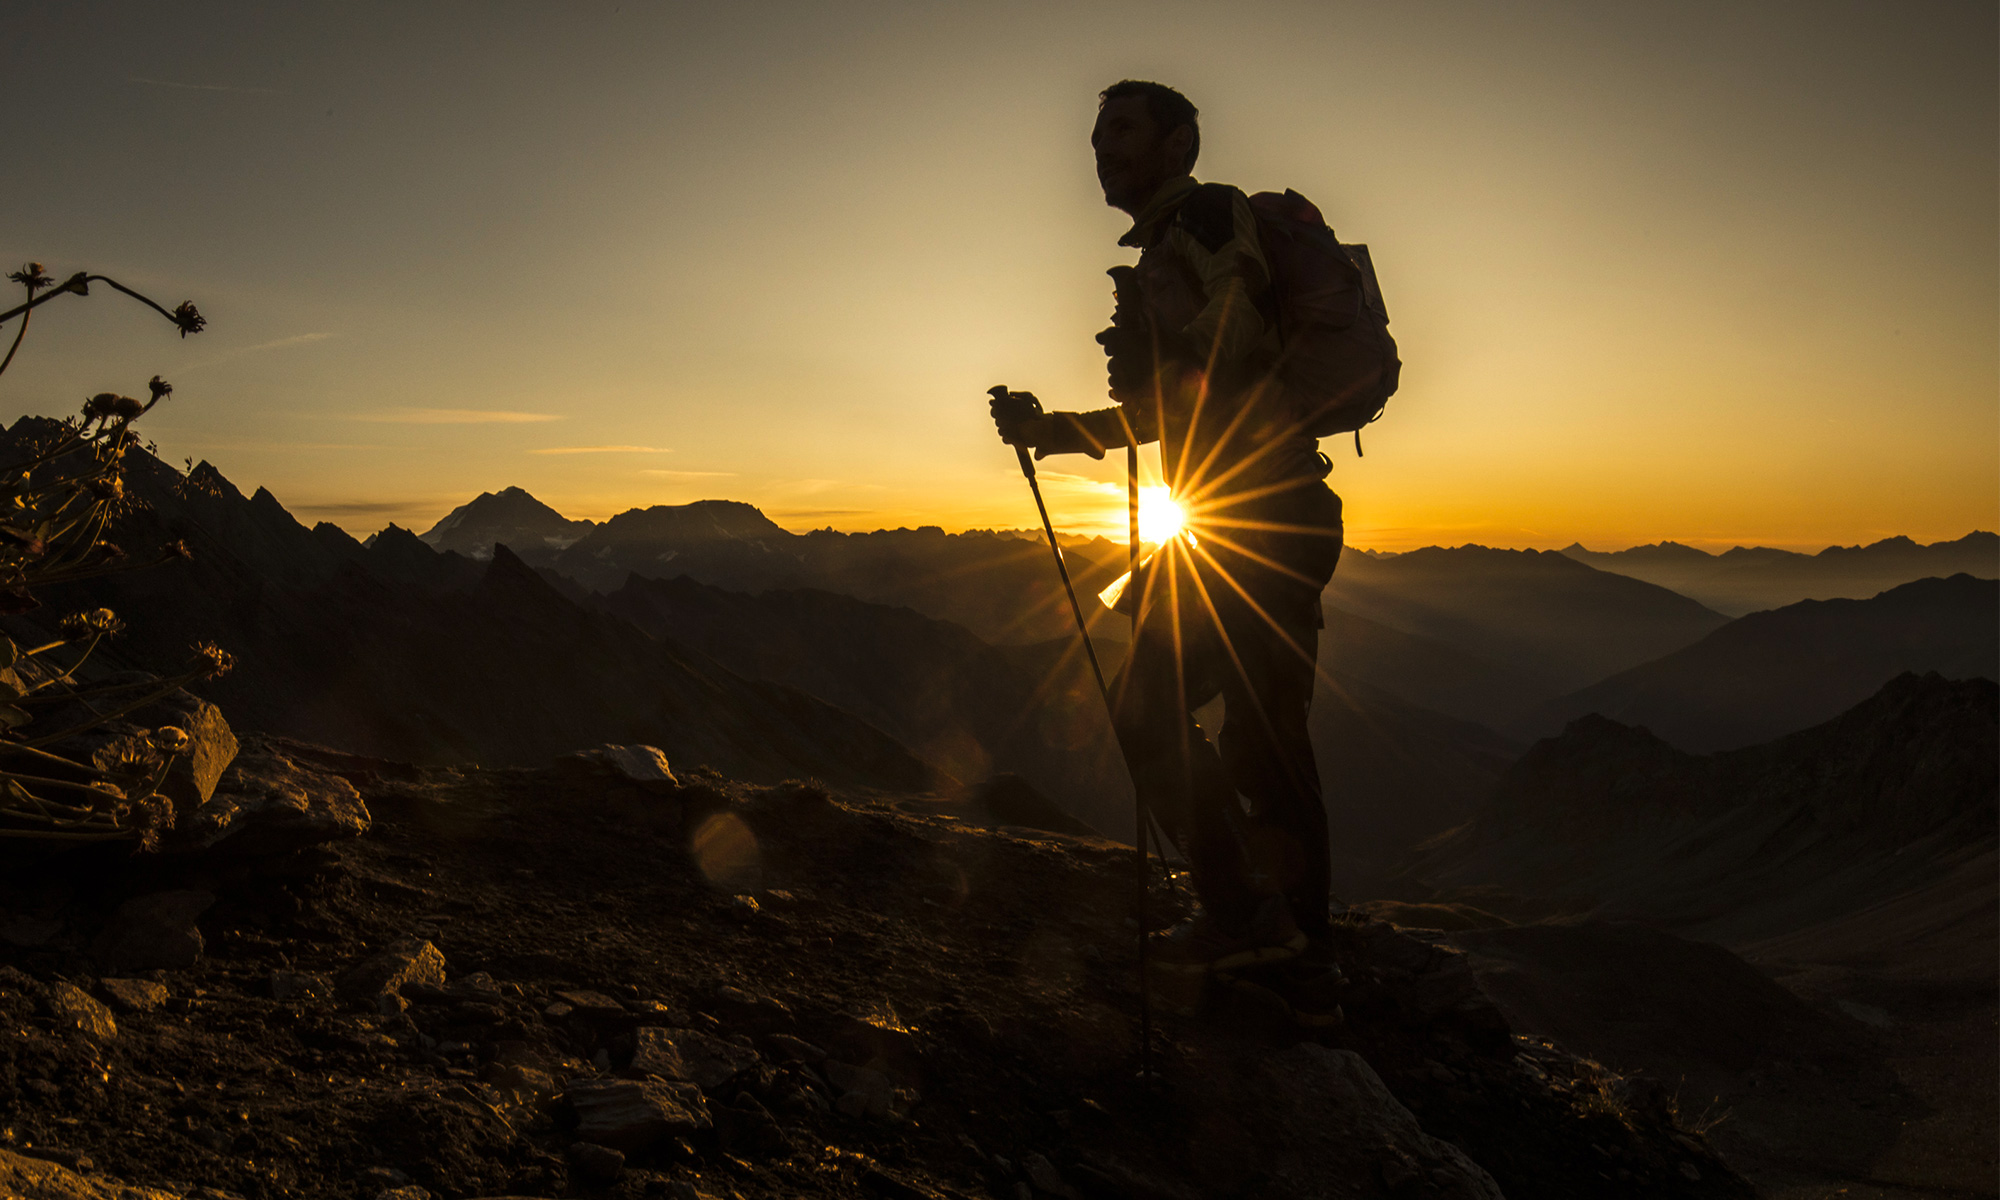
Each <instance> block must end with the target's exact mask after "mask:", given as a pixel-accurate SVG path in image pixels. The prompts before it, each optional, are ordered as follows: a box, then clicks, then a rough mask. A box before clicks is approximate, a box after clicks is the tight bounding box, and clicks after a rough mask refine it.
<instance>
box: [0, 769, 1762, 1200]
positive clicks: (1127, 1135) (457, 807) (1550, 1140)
mask: <svg viewBox="0 0 2000 1200" xmlns="http://www.w3.org/2000/svg"><path fill="white" fill-rule="evenodd" d="M282 749H283V750H284V752H285V753H287V754H288V755H290V756H291V757H292V758H294V759H296V760H298V761H301V762H306V763H310V764H311V765H312V766H313V767H314V768H315V769H317V770H319V771H323V772H329V773H332V774H335V775H337V776H339V777H340V778H342V779H344V780H347V781H349V782H350V783H351V784H352V785H353V786H354V787H355V788H356V789H358V794H359V796H360V797H361V798H363V799H364V800H365V802H366V805H367V808H368V810H369V812H370V814H371V815H372V825H371V827H370V828H369V829H368V830H367V832H366V833H365V835H363V836H361V837H359V838H358V839H351V840H347V841H344V842H339V843H335V844H331V845H329V846H327V847H324V848H321V849H318V850H309V851H303V852H300V853H297V854H293V855H288V856H267V857H264V858H261V859H257V860H254V861H250V862H240V861H239V862H234V863H231V862H220V861H214V860H210V859H204V858H199V857H197V858H194V859H160V860H143V861H120V860H117V859H115V858H112V857H106V856H102V855H99V856H95V857H85V856H72V857H70V858H68V859H65V860H62V861H60V862H47V861H42V862H39V863H32V862H22V861H19V860H15V861H13V862H11V863H10V864H9V868H10V869H9V870H8V872H6V873H5V875H4V876H0V881H3V882H0V907H7V908H13V907H19V906H21V905H24V904H39V905H40V906H41V910H42V911H44V912H45V913H46V914H47V921H46V925H45V928H44V931H43V935H42V936H41V937H40V938H39V939H38V940H37V941H36V944H34V945H32V946H26V947H23V946H7V945H0V964H4V965H0V1014H4V1019H5V1020H6V1021H7V1023H8V1026H9V1028H10V1030H11V1031H12V1034H11V1036H10V1037H9V1038H7V1039H5V1040H3V1041H0V1130H4V1132H0V1180H5V1181H7V1182H8V1183H9V1184H10V1185H12V1186H14V1187H16V1188H19V1189H21V1190H23V1191H25V1190H26V1187H27V1186H29V1185H32V1186H34V1187H37V1188H42V1189H44V1194H51V1195H60V1196H83V1195H93V1194H96V1195H127V1196H128V1197H129V1196H130V1195H131V1193H122V1192H120V1191H119V1190H118V1189H119V1188H121V1187H124V1186H126V1185H132V1186H140V1187H146V1188H153V1189H158V1191H159V1192H160V1193H163V1194H164V1195H167V1196H173V1197H180V1196H189V1197H192V1196H197V1195H198V1196H201V1197H214V1196H217V1195H219V1194H222V1193H225V1192H226V1193H227V1194H231V1195H235V1196H241V1197H247V1198H251V1200H263V1198H265V1197H280V1196H295V1197H322V1196H324V1197H340V1198H341V1200H348V1198H350V1197H356V1196H360V1197H365V1198H366V1200H376V1198H377V1197H388V1198H389V1200H418V1198H420V1197H422V1196H424V1195H431V1196H441V1197H449V1198H453V1200H456V1198H459V1197H473V1196H494V1195H501V1194H506V1195H511V1196H521V1197H528V1196H535V1197H554V1196H607V1197H631V1198H635V1200H636V1198H638V1197H653V1196H669V1197H680V1198H685V1197H710V1198H722V1197H729V1196H743V1197H765V1196H862V1195H871V1196H877V1197H891V1198H895V1200H908V1198H920V1197H930V1198H938V1197H948V1198H949V1197H995V1198H1002V1197H1004V1198H1008V1200H1014V1198H1017V1197H1022V1196H1027V1197H1061V1198H1072V1197H1080V1196H1088V1197H1110V1198H1121V1197H1130V1198H1135V1200H1136V1198H1141V1197H1143V1198H1148V1200H1150V1198H1156V1197H1176V1198H1178V1197H1195V1196H1204V1197H1274V1198H1281V1200H1283V1198H1291V1197H1300V1198H1304V1197H1315V1198H1317V1197H1351V1198H1355V1200H1375V1198H1381V1200H1389V1198H1391V1197H1396V1198H1402V1197H1410V1196H1436V1197H1479V1198H1491V1197H1496V1196H1499V1195H1501V1194H1503V1193H1504V1194H1507V1195H1512V1196H1517V1197H1519V1196H1535V1197H1554V1198H1568V1197H1597V1196H1607V1195H1647V1196H1661V1197H1710V1196H1715V1197H1723V1196H1727V1197H1747V1196H1749V1195H1750V1191H1749V1188H1748V1187H1747V1185H1746V1184H1745V1183H1744V1182H1743V1181H1742V1180H1741V1179H1740V1178H1739V1177H1737V1176H1736V1175H1735V1174H1734V1173H1733V1172H1731V1171H1730V1170H1729V1168H1728V1167H1726V1166H1725V1165H1724V1164H1723V1163H1722V1162H1720V1161H1719V1160H1718V1159H1717V1158H1716V1157H1715V1156H1714V1155H1713V1153H1712V1152H1711V1151H1710V1150H1709V1149H1708V1147H1707V1145H1706V1143H1705V1142H1704V1140H1703V1139H1702V1137H1701V1136H1700V1135H1699V1134H1697V1133H1695V1132H1693V1131H1692V1130H1690V1129H1688V1128H1686V1127H1685V1126H1684V1125H1683V1124H1681V1123H1680V1122H1679V1120H1678V1119H1677V1118H1676V1116H1675V1112H1674V1108H1673V1104H1672V1101H1671V1096H1670V1094H1669V1093H1668V1091H1667V1089H1665V1088H1664V1087H1662V1086H1661V1085H1660V1084H1658V1083H1657V1082H1649V1081H1647V1080H1645V1079H1642V1078H1628V1077H1623V1076H1618V1075H1614V1074H1611V1073H1609V1072H1606V1071H1604V1070H1603V1069H1601V1068H1599V1067H1598V1066H1596V1065H1595V1064H1593V1063H1590V1062H1588V1061H1585V1060H1581V1059H1578V1058H1575V1057H1573V1056H1571V1055H1569V1054H1566V1053H1564V1052H1562V1051H1561V1050H1559V1049H1556V1048H1555V1047H1553V1046H1551V1045H1549V1044H1547V1043H1545V1042H1539V1041H1534V1040H1531V1039H1520V1038H1515V1037H1512V1036H1510V1035H1509V1033H1508V1030H1507V1029H1506V1027H1505V1025H1504V1022H1503V1021H1502V1020H1501V1019H1500V1017H1499V1016H1498V1014H1497V1012H1496V1011H1495V1010H1494V1009H1493V1008H1492V1007H1491V1006H1490V1005H1489V1004H1488V1003H1487V1002H1486V1001H1485V1000H1484V998H1483V996H1482V995H1481V994H1480V993H1479V991H1478V989H1477V987H1476V986H1474V984H1473V982H1472V976H1471V974H1470V973H1469V971H1468V970H1467V968H1466V964H1465V960H1464V956H1463V955H1461V954H1459V953H1458V952H1457V951H1455V950H1453V949H1451V948H1449V947H1448V946H1444V945H1442V944H1440V943H1439V942H1437V941H1436V940H1435V939H1432V940H1426V939H1423V938H1420V937H1414V936H1411V935H1409V934H1407V933H1403V932H1400V931H1398V930H1397V929H1395V928H1394V927H1393V926H1390V925H1387V924H1384V923H1382V922H1379V921H1370V920H1367V919H1364V918H1359V917H1356V918H1353V919H1350V920H1348V921H1345V922H1343V923H1342V924H1341V925H1340V926H1339V928H1338V936H1337V938H1336V946H1337V948H1338V951H1339V953H1340V955H1341V958H1342V961H1343V962H1345V963H1346V964H1347V965H1348V967H1349V971H1350V975H1351V978H1352V983H1351V985H1350V988H1349V991H1348V997H1347V1003H1346V1008H1347V1013H1348V1021H1347V1024H1346V1025H1345V1026H1344V1027H1342V1028H1338V1029H1334V1030H1332V1031H1329V1032H1328V1033H1326V1034H1324V1035H1322V1036H1320V1037H1316V1038H1314V1037H1303V1036H1301V1035H1300V1034H1299V1033H1297V1032H1295V1031H1292V1030H1291V1029H1290V1028H1289V1026H1287V1025H1286V1023H1284V1022H1283V1021H1281V1020H1279V1019H1277V1018H1276V1017H1275V1016H1274V1014H1273V1013H1272V1012H1270V1011H1269V1010H1267V1009H1264V1008H1262V1007H1260V1006H1258V1005H1257V1004H1256V1003H1255V1002H1254V1001H1253V1000H1251V999H1249V998H1245V997H1237V996H1235V995H1233V994H1224V995H1221V996H1216V997H1211V998H1210V999H1209V1001H1208V1002H1207V1004H1206V1007H1205V1008H1204V1009H1203V1011H1202V1013H1201V1015H1200V1016H1182V1015H1174V1014H1171V1013H1168V1014H1163V1015H1162V1016H1161V1017H1160V1020H1159V1028H1158V1030H1157V1034H1156V1037H1157V1050H1156V1054H1157V1058H1156V1062H1157V1066H1158V1069H1159V1073H1160V1076H1161V1082H1160V1083H1159V1084H1158V1085H1157V1086H1154V1085H1148V1084H1145V1083H1143V1082H1141V1081H1140V1080H1138V1079H1136V1078H1135V1075H1134V1067H1135V1065H1136V1064H1135V1058H1134V1054H1135V1039H1136V1033H1137V1030H1136V1021H1135V1014H1136V1002H1137V997H1136V995H1135V991H1134V986H1133V966H1134V964H1133V946H1134V938H1133V928H1134V927H1133V926H1132V925H1131V924H1130V923H1129V922H1128V921H1127V919H1126V918H1127V917H1128V915H1129V914H1130V911H1131V903H1132V883H1131V874H1130V866H1131V852H1130V850H1129V849H1126V848H1123V847H1120V846H1117V845H1113V844H1110V843H1105V842H1100V841H1096V840H1094V839H1088V838H1066V837H1060V836H1056V835H1039V834H1034V833H1032V832H1030V831H1022V830H1013V831H1009V830H1006V829H995V828H992V825H993V821H992V819H991V818H990V816H988V815H982V814H981V813H980V812H978V811H977V810H974V809H970V808H967V807H966V806H965V805H964V804H962V803H960V802H957V801H954V800H952V799H951V798H949V797H939V796H934V795H929V794H924V793H904V794H875V795H869V794H862V793H852V792H836V793H833V794H828V793H827V792H824V791H821V790H819V789H817V788H813V787H809V786H803V785H798V784H785V785H779V786H773V787H757V786H748V785H744V784H741V783H738V782H735V781H731V780H728V779H725V778H723V777H720V776H717V775H713V774H707V773H688V774H685V775H684V776H683V777H682V778H681V779H680V781H679V782H678V784H677V785H665V784H651V785H642V784H636V783H632V782H628V781H625V780H623V779H621V778H620V777H618V776H616V775H615V774H604V773H595V774H594V773H590V772H589V771H588V770H585V769H584V768H582V767H577V768H573V769H568V770H514V771H467V772H460V771H436V770H423V769H415V768H409V767H401V766H396V765H394V764H391V763H386V762H380V761H371V760H363V759H358V758H355V757H353V756H346V755H336V754H332V753H327V752H316V751H313V750H311V749H310V748H306V747H300V746H290V745H288V746H283V747H282ZM163 893H164V894H167V895H189V894H195V895H199V896H200V897H202V898H204V899H205V901H206V903H205V904H203V905H201V906H183V907H181V908H179V909H176V910H173V911H175V912H178V913H180V914H181V916H179V917H178V918H177V919H176V918H172V917H169V918H166V919H163V921H162V922H161V923H160V924H161V930H162V932H161V933H160V936H161V937H168V936H171V935H178V936H179V937H180V938H181V939H182V943H181V944H182V945H183V946H185V945H186V944H188V943H189V941H190V940H192V943H193V944H194V945H197V946H199V956H198V957H196V958H193V959H191V960H190V959H185V958H183V959H182V960H178V965H172V966H160V967H154V968H151V969H135V968H132V967H129V966H124V965H120V966H117V967H111V966H108V965H107V964H106V963H104V962H103V961H101V960H100V959H99V958H98V957H96V956H94V954H93V951H92V947H93V946H94V945H97V944H99V942H100V939H101V938H102V937H103V934H104V930H105V929H106V927H107V926H116V925H117V923H118V922H119V921H120V920H121V919H123V918H121V917H120V915H119V914H120V913H121V912H124V911H127V910H128V909H129V907H130V904H131V902H133V901H135V900H136V901H138V902H139V903H140V904H142V905H143V904H145V903H147V902H148V901H147V898H148V897H151V898H152V901H151V902H152V903H153V904H154V906H155V908H156V909H157V908H159V907H160V904H159V901H158V897H159V896H160V895H161V894H163ZM1177 903H1178V893H1177V891H1175V890H1172V889H1169V888H1168V887H1167V886H1166V885H1165V884H1161V885H1160V887H1159V888H1158V889H1157V890H1156V894H1155V896H1154V898H1153V903H1152V907H1153V908H1154V910H1155V911H1156V913H1158V914H1160V915H1162V916H1164V915H1167V914H1170V913H1171V912H1172V911H1174V909H1175V908H1176V906H1177ZM1183 999H1188V1000H1191V999H1193V998H1190V997H1183ZM52 1164H60V1165H61V1168H62V1169H58V1167H57V1166H54V1165H52ZM72 1171H73V1172H74V1173H73V1174H72V1173H71V1172H72ZM23 1180H26V1181H28V1184H26V1185H24V1184H23V1183H22V1182H21V1181H23ZM58 1188H67V1189H69V1190H67V1191H62V1190H51V1189H58ZM86 1188H97V1189H99V1191H98V1192H96V1193H92V1192H89V1191H86V1190H84V1189H86ZM203 1188H205V1189H210V1190H199V1189H203ZM214 1189H221V1191H220V1192H218V1191H216V1190H214ZM147 1195H148V1196H149V1197H150V1195H151V1194H150V1193H147Z"/></svg>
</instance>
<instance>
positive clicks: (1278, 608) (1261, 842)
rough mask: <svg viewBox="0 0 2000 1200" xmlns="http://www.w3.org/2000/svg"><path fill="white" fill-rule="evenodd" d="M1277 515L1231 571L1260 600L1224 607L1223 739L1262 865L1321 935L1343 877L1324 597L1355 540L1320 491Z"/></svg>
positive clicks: (1295, 911)
mask: <svg viewBox="0 0 2000 1200" xmlns="http://www.w3.org/2000/svg"><path fill="white" fill-rule="evenodd" d="M1267 515H1268V518H1269V520H1270V521H1271V524H1272V526H1273V528H1270V529H1268V530H1261V531H1246V532H1245V533H1243V534H1241V535H1239V540H1240V541H1241V542H1242V543H1243V544H1246V545H1248V546H1249V547H1251V548H1253V549H1254V550H1255V551H1257V553H1255V554H1248V555H1242V556H1240V557H1239V556H1226V557H1225V558H1224V560H1223V561H1222V564H1221V565H1223V566H1224V567H1227V568H1229V569H1231V570H1232V571H1233V572H1234V573H1235V575H1236V578H1237V579H1238V581H1239V582H1240V583H1241V584H1242V586H1243V589H1244V591H1245V592H1248V593H1249V595H1248V596H1245V595H1243V594H1242V593H1236V592H1234V591H1233V589H1232V595H1231V597H1230V600H1229V602H1228V603H1226V604H1224V605H1222V606H1221V607H1222V609H1223V612H1224V620H1223V626H1224V629H1225V632H1226V633H1227V635H1228V637H1229V639H1230V642H1231V644H1233V645H1234V646H1236V647H1237V656H1236V660H1235V661H1234V662H1233V663H1232V664H1231V669H1230V670H1229V672H1228V673H1227V674H1226V675H1224V676H1223V678H1222V680H1221V683H1222V689H1223V695H1224V697H1225V698H1226V699H1225V703H1226V705H1227V716H1226V719H1225V722H1224V725H1223V730H1222V733H1221V735H1220V737H1219V738H1218V739H1217V740H1218V741H1220V742H1221V744H1222V756H1223V761H1224V762H1225V763H1226V764H1227V765H1228V769H1229V772H1230V778H1231V779H1232V780H1233V782H1234V784H1235V786H1236V788H1237V790H1238V791H1241V792H1242V793H1243V794H1244V795H1245V796H1247V797H1248V798H1249V799H1250V801H1251V804H1252V806H1253V809H1254V814H1255V815H1254V820H1253V821H1252V823H1251V825H1252V829H1253V834H1252V843H1253V844H1252V849H1251V853H1252V857H1253V859H1254V860H1255V865H1256V867H1258V868H1260V869H1262V870H1264V871H1268V872H1269V873H1270V874H1271V875H1273V876H1274V877H1275V879H1276V882H1277V886H1278V888H1279V889H1280V890H1282V891H1283V892H1284V894H1285V897H1286V899H1287V901H1289V903H1290V905H1291V909H1292V917H1293V919H1294V920H1295V921H1297V922H1298V924H1299V927H1300V928H1301V929H1302V930H1304V931H1305V932H1306V933H1307V934H1308V935H1313V936H1316V935H1318V934H1320V933H1323V932H1324V931H1325V930H1326V928H1327V924H1328V921H1329V909H1330V908H1331V901H1332V897H1331V874H1332V871H1331V863H1330V857H1331V853H1330V848H1329V847H1328V845H1327V822H1326V801H1325V798H1324V797H1323V796H1322V794H1321V791H1320V778H1319V764H1318V762H1317V761H1316V759H1315V757H1314V754H1313V747H1312V736H1311V734H1310V732H1309V731H1308V728H1307V717H1308V715H1309V714H1310V712H1311V707H1312V696H1313V685H1314V682H1315V680H1316V679H1317V676H1318V666H1317V663H1318V658H1319V628H1320V625H1321V623H1322V619H1321V615H1320V592H1321V590H1322V589H1323V588H1324V587H1325V586H1326V583H1327V581H1328V580H1329V579H1331V578H1332V577H1333V572H1334V569H1335V567H1336V566H1338V565H1339V562H1340V555H1341V550H1342V546H1343V542H1344V538H1343V536H1342V525H1341V504H1340V497H1338V496H1336V495H1335V494H1334V493H1333V492H1332V491H1331V490H1329V489H1328V488H1327V487H1326V486H1325V485H1324V484H1320V483H1313V484H1310V485H1308V486H1305V487H1302V488H1301V489H1299V491H1297V492H1296V493H1294V494H1291V495H1287V496H1284V497H1283V498H1282V501H1281V502H1280V504H1279V506H1278V507H1277V508H1276V510H1275V511H1273V512H1271V513H1269V514H1267ZM1232 558H1233V559H1234V561H1231V559H1232ZM1278 564H1282V566H1279V565H1278Z"/></svg>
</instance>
